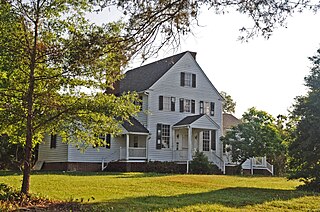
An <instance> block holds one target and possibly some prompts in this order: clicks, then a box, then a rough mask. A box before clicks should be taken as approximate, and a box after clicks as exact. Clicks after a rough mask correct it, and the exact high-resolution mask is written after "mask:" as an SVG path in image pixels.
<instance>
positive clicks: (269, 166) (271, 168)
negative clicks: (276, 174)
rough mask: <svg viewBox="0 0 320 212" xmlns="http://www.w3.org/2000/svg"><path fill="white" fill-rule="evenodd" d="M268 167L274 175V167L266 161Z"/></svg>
mask: <svg viewBox="0 0 320 212" xmlns="http://www.w3.org/2000/svg"><path fill="white" fill-rule="evenodd" d="M266 163H267V164H266V167H267V169H268V171H269V172H270V173H271V174H272V175H273V165H272V164H270V163H268V161H266Z"/></svg>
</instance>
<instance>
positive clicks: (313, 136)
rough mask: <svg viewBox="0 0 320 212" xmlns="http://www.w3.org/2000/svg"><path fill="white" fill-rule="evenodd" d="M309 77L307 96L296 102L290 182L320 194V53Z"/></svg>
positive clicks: (315, 59)
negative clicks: (298, 181) (293, 180)
mask: <svg viewBox="0 0 320 212" xmlns="http://www.w3.org/2000/svg"><path fill="white" fill-rule="evenodd" d="M309 59H310V61H311V62H312V67H311V70H310V74H309V75H308V76H307V77H305V85H306V86H307V87H308V88H309V91H308V93H307V94H306V95H305V96H299V97H297V98H296V103H295V104H294V109H293V111H292V118H293V120H295V121H296V127H295V130H294V131H293V133H292V141H291V143H290V144H289V149H288V151H289V157H290V159H289V168H290V170H291V174H290V176H289V178H290V179H300V180H302V181H304V182H305V185H304V186H302V188H306V189H309V190H315V191H318V192H319V191H320V49H319V50H318V51H317V54H316V55H315V56H313V57H310V58H309Z"/></svg>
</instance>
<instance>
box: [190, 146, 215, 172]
mask: <svg viewBox="0 0 320 212" xmlns="http://www.w3.org/2000/svg"><path fill="white" fill-rule="evenodd" d="M190 172H191V173H193V174H217V173H221V171H220V170H219V168H218V167H217V166H216V165H214V164H213V163H211V162H210V161H209V160H208V157H207V156H206V155H205V154H204V153H203V152H200V151H199V150H197V151H196V152H195V154H194V155H193V160H192V161H191V163H190Z"/></svg>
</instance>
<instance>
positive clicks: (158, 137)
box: [156, 124, 162, 149]
mask: <svg viewBox="0 0 320 212" xmlns="http://www.w3.org/2000/svg"><path fill="white" fill-rule="evenodd" d="M161 126H162V125H161V124H157V140H156V142H157V143H156V149H161V143H162V142H161V133H162V132H161Z"/></svg>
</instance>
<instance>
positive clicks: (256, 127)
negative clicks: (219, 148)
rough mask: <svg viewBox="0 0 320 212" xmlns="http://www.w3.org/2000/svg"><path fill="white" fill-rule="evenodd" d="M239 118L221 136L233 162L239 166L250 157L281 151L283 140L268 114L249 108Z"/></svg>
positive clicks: (273, 120)
mask: <svg viewBox="0 0 320 212" xmlns="http://www.w3.org/2000/svg"><path fill="white" fill-rule="evenodd" d="M241 120H242V122H241V123H240V124H238V125H236V126H233V127H232V128H231V129H230V130H229V131H227V132H226V135H225V136H224V137H222V138H221V140H222V141H223V143H224V145H229V146H230V148H229V149H228V150H227V151H230V152H231V156H232V161H233V162H239V166H241V165H242V164H243V163H244V162H245V161H246V160H247V159H249V158H251V157H264V156H271V155H273V154H275V153H279V152H281V151H283V149H284V146H283V145H282V142H283V140H282V138H281V135H280V134H279V131H278V129H277V126H276V123H275V119H274V118H273V117H272V116H271V115H270V114H268V113H267V112H264V111H261V110H257V109H255V108H250V109H249V110H248V111H247V112H245V113H244V114H243V116H242V119H241Z"/></svg>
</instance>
